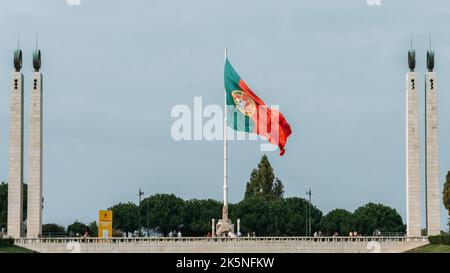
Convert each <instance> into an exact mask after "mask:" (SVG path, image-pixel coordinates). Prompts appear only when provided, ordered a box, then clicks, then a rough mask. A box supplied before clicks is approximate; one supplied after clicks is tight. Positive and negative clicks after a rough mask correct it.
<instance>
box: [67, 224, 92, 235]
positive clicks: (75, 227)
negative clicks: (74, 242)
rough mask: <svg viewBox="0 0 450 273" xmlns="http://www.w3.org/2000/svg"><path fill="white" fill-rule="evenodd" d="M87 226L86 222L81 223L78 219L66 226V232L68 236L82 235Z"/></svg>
mask: <svg viewBox="0 0 450 273" xmlns="http://www.w3.org/2000/svg"><path fill="white" fill-rule="evenodd" d="M87 228H88V226H87V225H86V224H83V223H81V222H80V221H78V220H76V221H75V222H73V224H71V225H69V226H68V227H67V233H69V236H71V237H72V236H77V234H78V236H82V235H83V234H84V231H85V230H86V229H87Z"/></svg>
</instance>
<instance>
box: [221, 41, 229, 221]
mask: <svg viewBox="0 0 450 273" xmlns="http://www.w3.org/2000/svg"><path fill="white" fill-rule="evenodd" d="M227 54H228V50H227V48H225V61H227ZM227 130H228V126H227V92H225V110H224V119H223V212H222V214H223V215H222V216H223V217H222V218H223V220H226V219H228V184H227V178H228V173H227Z"/></svg>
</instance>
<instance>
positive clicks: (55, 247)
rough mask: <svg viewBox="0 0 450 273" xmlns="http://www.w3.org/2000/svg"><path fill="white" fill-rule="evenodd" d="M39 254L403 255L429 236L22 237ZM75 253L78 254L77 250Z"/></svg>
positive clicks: (426, 241) (24, 242) (17, 243)
mask: <svg viewBox="0 0 450 273" xmlns="http://www.w3.org/2000/svg"><path fill="white" fill-rule="evenodd" d="M15 243H16V245H19V246H22V247H25V248H29V249H32V250H35V251H38V252H163V253H174V252H273V253H276V252H282V253H283V252H284V253H289V252H290V253H299V252H402V251H406V250H408V249H412V248H416V247H419V246H422V245H426V244H428V239H427V238H426V237H383V236H378V237H365V236H361V237H238V238H230V237H214V238H211V237H180V238H178V237H149V238H86V239H84V238H20V239H15ZM73 250H75V251H73Z"/></svg>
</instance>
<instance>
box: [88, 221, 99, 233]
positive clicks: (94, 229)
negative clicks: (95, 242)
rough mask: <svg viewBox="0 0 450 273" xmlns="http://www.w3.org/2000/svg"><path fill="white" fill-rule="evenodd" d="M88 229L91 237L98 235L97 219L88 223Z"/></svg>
mask: <svg viewBox="0 0 450 273" xmlns="http://www.w3.org/2000/svg"><path fill="white" fill-rule="evenodd" d="M88 229H89V236H91V237H98V224H97V222H96V221H94V222H91V223H90V224H89V225H88Z"/></svg>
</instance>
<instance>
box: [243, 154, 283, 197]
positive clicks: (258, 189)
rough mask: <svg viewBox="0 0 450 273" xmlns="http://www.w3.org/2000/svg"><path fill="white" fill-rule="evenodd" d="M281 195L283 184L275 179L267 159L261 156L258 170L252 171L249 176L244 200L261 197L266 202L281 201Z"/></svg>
mask: <svg viewBox="0 0 450 273" xmlns="http://www.w3.org/2000/svg"><path fill="white" fill-rule="evenodd" d="M283 194H284V186H283V183H282V182H281V180H280V179H278V178H277V177H275V174H274V172H273V168H272V166H271V165H270V162H269V159H268V158H267V156H266V155H263V157H262V158H261V161H260V162H259V164H258V168H257V169H253V171H252V173H251V175H250V180H249V181H248V182H247V187H246V189H245V196H244V198H250V197H261V198H264V199H267V200H275V199H282V198H283Z"/></svg>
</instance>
